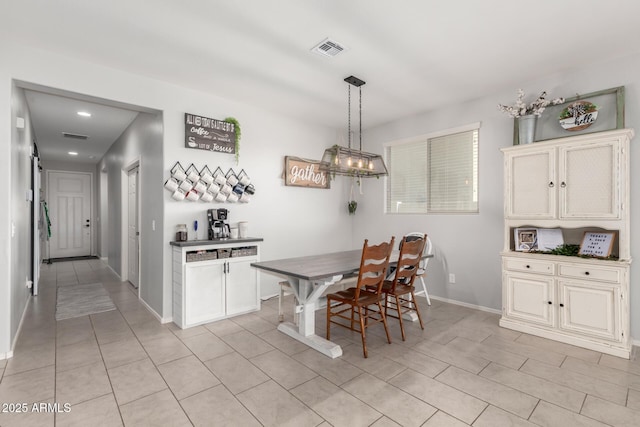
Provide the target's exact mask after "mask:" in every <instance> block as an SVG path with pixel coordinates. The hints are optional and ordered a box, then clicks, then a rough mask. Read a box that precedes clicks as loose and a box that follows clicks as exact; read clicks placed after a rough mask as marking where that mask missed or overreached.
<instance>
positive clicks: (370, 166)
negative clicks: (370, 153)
mask: <svg viewBox="0 0 640 427" xmlns="http://www.w3.org/2000/svg"><path fill="white" fill-rule="evenodd" d="M369 169H371V170H373V162H372V161H371V160H369Z"/></svg>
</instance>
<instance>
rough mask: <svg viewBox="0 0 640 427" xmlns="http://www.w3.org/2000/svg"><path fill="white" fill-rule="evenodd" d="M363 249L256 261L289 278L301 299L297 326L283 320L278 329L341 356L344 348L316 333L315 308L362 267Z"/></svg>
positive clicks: (262, 267)
mask: <svg viewBox="0 0 640 427" xmlns="http://www.w3.org/2000/svg"><path fill="white" fill-rule="evenodd" d="M399 254H400V253H399V251H393V252H392V254H391V258H390V262H392V263H395V262H397V260H398V256H399ZM361 257H362V250H361V249H356V250H351V251H343V252H334V253H327V254H320V255H311V256H305V257H296V258H285V259H278V260H272V261H262V262H254V263H252V264H251V266H253V267H255V268H257V269H260V270H264V271H266V272H269V273H273V274H276V275H279V276H284V277H286V279H287V280H288V281H289V284H290V285H291V288H292V290H293V293H294V295H295V297H296V299H297V301H298V304H299V305H298V306H297V307H296V309H297V311H298V312H299V317H298V325H295V324H294V323H293V322H283V323H280V325H279V326H278V330H279V331H281V332H283V333H285V334H287V335H289V336H290V337H292V338H295V339H296V340H298V341H300V342H302V343H304V344H306V345H308V346H309V347H311V348H313V349H315V350H317V351H319V352H320V353H323V354H325V355H327V356H329V357H331V358H336V357H340V356H342V348H341V347H340V346H339V345H338V344H336V343H334V342H331V341H328V340H326V339H325V338H322V337H321V336H318V335H316V331H315V326H316V325H315V311H316V308H317V303H318V300H319V298H320V296H321V295H322V293H323V292H324V291H325V290H326V289H327V288H328V287H329V286H331V285H332V284H334V283H336V282H338V281H340V280H341V279H342V278H343V277H344V276H346V275H351V274H352V273H354V272H356V273H357V271H358V269H359V268H360V261H361Z"/></svg>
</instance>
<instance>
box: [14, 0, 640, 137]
mask: <svg viewBox="0 0 640 427" xmlns="http://www.w3.org/2000/svg"><path fill="white" fill-rule="evenodd" d="M2 9H3V13H2V14H4V15H5V16H6V17H10V19H7V20H6V21H7V22H6V25H5V26H4V27H5V29H6V30H7V31H8V33H7V34H10V35H11V36H12V37H18V38H19V40H20V41H21V42H22V43H26V44H30V45H34V46H36V47H39V48H41V49H46V50H50V51H54V52H58V53H60V54H62V55H66V56H72V57H79V58H82V59H83V60H86V61H91V62H95V63H99V64H104V65H106V66H109V67H114V68H119V69H123V70H128V71H131V72H134V73H139V74H143V75H147V76H149V77H152V78H156V79H160V80H164V81H167V82H171V83H174V84H177V85H181V86H183V87H189V88H192V89H197V90H200V91H205V92H211V93H214V94H216V95H219V96H222V97H227V98H230V99H234V100H237V101H240V102H244V103H247V104H251V105H257V106H260V107H263V108H266V109H269V110H273V111H276V112H278V113H282V114H286V115H290V116H293V117H299V118H302V119H304V120H305V121H309V122H316V123H320V124H325V125H328V126H333V127H343V126H344V125H345V122H346V109H347V108H346V96H347V95H346V90H347V89H346V87H347V86H346V83H344V82H343V78H345V77H347V76H349V75H352V74H353V75H355V76H357V77H360V78H362V79H363V80H365V81H366V82H367V84H366V85H365V86H364V87H363V122H364V123H363V125H364V126H365V127H368V126H372V125H376V124H381V123H384V122H387V121H391V120H394V119H397V118H400V117H404V116H408V115H413V114H417V113H421V112H425V111H429V110H432V109H436V108H438V107H439V106H442V105H445V104H454V103H459V102H464V101H466V100H470V99H475V98H478V97H482V96H484V95H487V94H489V93H495V92H496V91H502V90H507V89H508V90H509V91H513V93H514V96H515V90H516V89H517V88H518V87H521V86H523V85H526V82H528V81H531V80H534V79H536V78H538V77H539V76H541V75H549V74H553V73H555V72H559V71H561V70H567V69H571V68H573V67H579V66H585V65H587V64H590V63H593V62H595V61H601V60H604V59H607V58H612V57H618V56H623V55H628V54H630V53H632V52H635V51H637V50H639V49H640V46H639V45H638V40H640V25H638V16H640V2H639V1H637V0H617V1H615V2H605V1H602V0H561V1H558V0H537V1H526V2H525V1H517V0H482V1H478V0H429V1H428V0H402V1H399V0H395V1H393V0H270V1H268V0H241V1H238V0H236V1H232V0H191V1H189V2H177V1H175V0H154V1H153V2H150V1H148V0H111V1H104V2H93V1H86V0H66V1H64V2H62V1H56V2H42V1H37V0H20V1H12V2H3V5H2ZM4 10H6V11H7V12H8V13H7V14H5V13H4ZM325 37H330V38H332V39H334V40H336V41H338V42H340V43H342V44H344V45H345V46H347V47H348V48H349V49H348V50H347V51H346V52H343V53H341V54H340V55H338V56H336V57H334V58H327V57H324V56H321V55H318V54H315V53H312V52H311V51H310V49H311V48H312V47H313V46H315V45H316V44H317V43H318V42H320V41H322V40H323V39H324V38H325ZM551 95H552V96H554V95H555V96H562V95H566V94H555V93H552V94H551ZM501 101H503V100H496V103H498V102H501ZM504 101H505V102H506V101H508V99H507V100H504ZM229 115H233V112H232V111H229Z"/></svg>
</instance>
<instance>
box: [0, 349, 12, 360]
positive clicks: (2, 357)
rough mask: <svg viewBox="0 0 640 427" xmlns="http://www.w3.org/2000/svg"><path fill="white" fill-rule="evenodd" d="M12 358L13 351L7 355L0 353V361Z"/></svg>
mask: <svg viewBox="0 0 640 427" xmlns="http://www.w3.org/2000/svg"><path fill="white" fill-rule="evenodd" d="M12 357H13V351H9V352H7V353H0V360H4V359H11V358H12Z"/></svg>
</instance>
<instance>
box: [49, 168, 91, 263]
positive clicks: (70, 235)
mask: <svg viewBox="0 0 640 427" xmlns="http://www.w3.org/2000/svg"><path fill="white" fill-rule="evenodd" d="M47 176H48V180H47V181H48V183H47V189H48V194H49V208H50V212H49V217H50V219H51V239H50V246H49V251H50V252H49V258H68V257H76V256H88V255H91V174H88V173H80V172H49V173H48V174H47Z"/></svg>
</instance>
